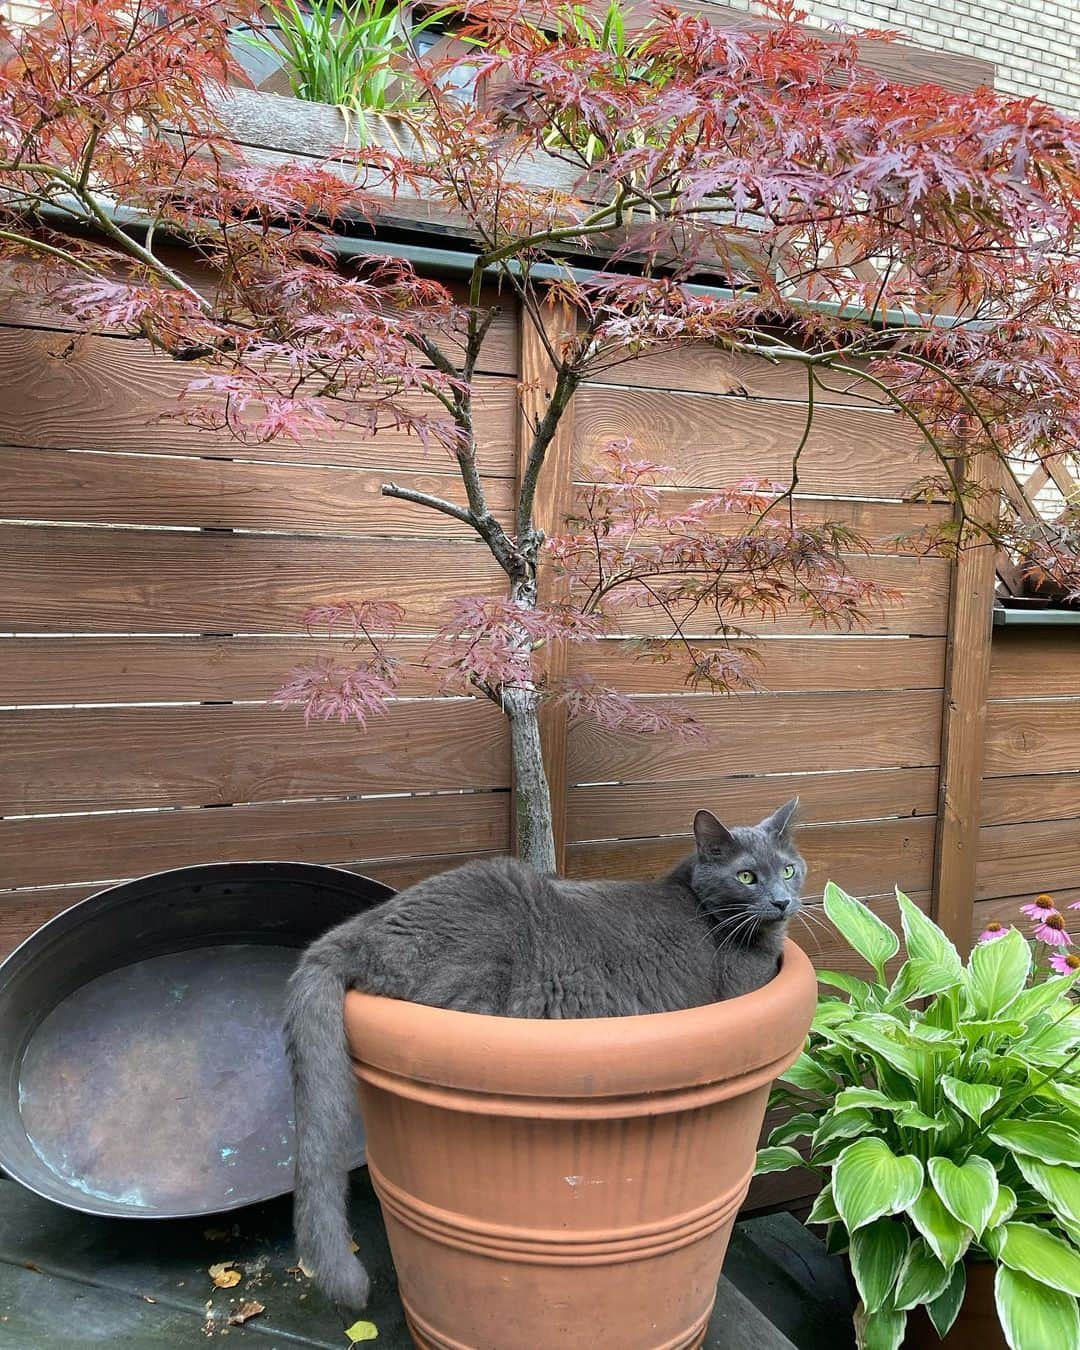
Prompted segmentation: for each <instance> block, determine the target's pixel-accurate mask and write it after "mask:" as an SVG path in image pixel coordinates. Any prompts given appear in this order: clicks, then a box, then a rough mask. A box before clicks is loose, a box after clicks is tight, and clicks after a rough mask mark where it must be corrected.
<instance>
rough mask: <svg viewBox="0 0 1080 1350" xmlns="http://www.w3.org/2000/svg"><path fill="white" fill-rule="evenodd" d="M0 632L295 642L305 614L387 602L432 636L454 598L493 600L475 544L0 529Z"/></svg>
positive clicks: (487, 566)
mask: <svg viewBox="0 0 1080 1350" xmlns="http://www.w3.org/2000/svg"><path fill="white" fill-rule="evenodd" d="M0 569H2V570H3V573H4V575H5V577H6V578H7V583H6V584H7V589H6V591H5V592H4V594H3V596H2V597H0V628H3V629H7V630H9V631H12V632H16V633H18V632H25V633H33V632H38V633H40V632H49V633H61V632H78V633H89V632H94V631H104V632H144V633H155V632H156V633H169V632H178V631H179V632H196V633H232V632H242V633H265V632H271V633H290V632H291V633H301V632H303V623H302V617H303V612H304V610H305V609H306V608H307V607H308V606H309V605H315V604H321V603H325V602H328V601H331V600H337V599H341V598H342V597H349V598H367V599H381V600H390V601H393V602H395V603H396V604H399V605H402V606H403V607H404V608H405V610H406V614H405V617H404V619H403V620H402V623H401V631H402V632H404V633H417V632H421V633H424V632H430V631H431V630H432V627H433V626H434V625H436V624H437V623H439V622H440V621H441V620H442V619H443V618H445V617H446V616H447V615H448V614H449V612H450V605H451V602H452V601H453V600H454V599H455V598H456V597H458V596H461V595H473V594H477V593H480V592H488V591H490V592H495V591H497V590H499V589H501V584H502V573H501V572H500V571H499V569H498V565H497V564H496V563H495V561H494V559H492V558H491V556H490V555H489V554H488V553H487V552H486V550H485V549H484V548H483V546H482V545H480V544H479V542H477V543H476V544H475V545H473V544H468V543H464V542H462V543H459V544H456V543H435V542H433V541H432V542H427V541H425V543H424V546H423V553H422V555H420V556H418V554H417V550H416V545H414V544H410V543H408V542H406V541H398V542H397V543H392V542H389V541H379V540H371V541H366V542H364V541H352V540H350V541H344V540H327V539H292V538H275V537H273V536H265V535H264V536H259V535H244V534H212V533H208V534H199V533H191V534H187V533H172V532H169V531H162V532H156V531H144V530H102V529H96V530H95V529H67V528H64V527H42V528H35V527H33V526H28V525H8V526H0Z"/></svg>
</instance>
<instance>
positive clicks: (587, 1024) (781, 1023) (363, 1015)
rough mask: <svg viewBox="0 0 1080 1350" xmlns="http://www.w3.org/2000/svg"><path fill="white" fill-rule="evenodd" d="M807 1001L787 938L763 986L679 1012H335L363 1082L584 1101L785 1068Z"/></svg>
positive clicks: (361, 997) (357, 998)
mask: <svg viewBox="0 0 1080 1350" xmlns="http://www.w3.org/2000/svg"><path fill="white" fill-rule="evenodd" d="M816 1005H817V977H816V974H815V972H814V967H813V966H812V964H811V962H810V959H809V957H807V956H806V954H805V953H804V952H803V951H802V949H801V948H800V947H798V946H797V945H796V944H795V943H794V942H792V941H791V939H790V938H788V939H785V942H784V953H783V958H782V961H781V965H780V969H779V971H778V972H777V974H776V975H775V976H774V978H773V979H772V980H770V981H769V983H768V984H766V985H763V986H762V987H761V988H760V989H755V990H754V991H753V992H752V993H749V994H743V995H741V996H740V997H738V998H733V999H725V1000H723V1001H722V1002H719V1003H709V1004H705V1005H704V1006H702V1007H698V1008H685V1009H681V1010H679V1011H677V1012H665V1013H646V1014H641V1015H637V1016H630V1017H584V1018H574V1019H566V1020H549V1019H544V1018H528V1017H496V1016H491V1015H489V1014H484V1013H470V1012H459V1011H457V1010H452V1009H447V1008H433V1007H429V1006H428V1005H426V1004H421V1003H409V1002H406V1001H404V1000H401V999H392V998H385V997H383V996H381V995H376V994H363V993H360V992H359V991H358V990H355V989H353V990H349V992H348V993H347V994H346V995H345V1010H344V1017H345V1032H346V1037H347V1039H348V1042H349V1048H350V1053H351V1054H352V1057H353V1061H354V1066H355V1068H356V1071H357V1073H358V1074H359V1075H360V1076H362V1077H363V1076H364V1070H365V1068H366V1067H367V1066H370V1067H371V1068H372V1069H375V1070H382V1071H384V1072H386V1073H389V1074H392V1075H395V1076H397V1077H400V1078H406V1079H411V1080H413V1081H418V1082H421V1083H429V1084H432V1085H435V1086H439V1087H447V1088H455V1089H461V1090H464V1091H467V1092H477V1093H501V1094H506V1095H510V1096H531V1097H551V1096H566V1097H585V1098H588V1097H614V1096H623V1095H626V1094H630V1093H640V1092H647V1093H655V1092H664V1091H670V1090H674V1089H678V1088H685V1087H691V1086H698V1085H703V1084H708V1083H716V1082H719V1081H722V1080H726V1079H731V1078H737V1077H742V1076H744V1075H748V1074H753V1073H754V1072H755V1071H756V1070H761V1069H764V1068H769V1069H771V1070H772V1071H773V1072H777V1073H778V1072H782V1071H783V1068H784V1067H786V1066H787V1064H789V1063H791V1061H792V1060H794V1059H795V1058H796V1056H797V1055H798V1053H799V1051H800V1050H801V1049H802V1046H803V1042H804V1040H805V1037H806V1033H807V1030H808V1028H809V1025H810V1020H811V1018H812V1017H813V1014H814V1009H815V1007H816ZM781 1061H782V1063H781ZM770 1076H771V1075H770Z"/></svg>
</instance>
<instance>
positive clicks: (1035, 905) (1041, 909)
mask: <svg viewBox="0 0 1080 1350" xmlns="http://www.w3.org/2000/svg"><path fill="white" fill-rule="evenodd" d="M1020 913H1021V914H1026V915H1027V916H1028V918H1029V919H1044V918H1045V917H1046V916H1047V915H1048V914H1056V913H1057V906H1056V905H1055V904H1054V897H1053V896H1052V895H1037V896H1036V897H1035V899H1034V900H1032V901H1031V902H1030V903H1029V904H1026V905H1021V906H1020Z"/></svg>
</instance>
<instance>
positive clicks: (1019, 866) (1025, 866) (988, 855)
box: [975, 820, 1080, 926]
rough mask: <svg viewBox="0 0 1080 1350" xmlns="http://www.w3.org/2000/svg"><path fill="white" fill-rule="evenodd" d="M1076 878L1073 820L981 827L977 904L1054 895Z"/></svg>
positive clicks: (1078, 862)
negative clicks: (1047, 893)
mask: <svg viewBox="0 0 1080 1350" xmlns="http://www.w3.org/2000/svg"><path fill="white" fill-rule="evenodd" d="M1078 877H1080V828H1078V826H1077V822H1076V821H1075V820H1063V821H1061V820H1051V821H1035V822H1033V823H1024V824H1022V825H986V826H984V827H983V828H982V829H981V830H980V831H979V860H978V868H977V880H976V890H975V898H976V899H977V900H993V899H996V898H997V897H999V896H1006V895H1010V896H1013V895H1022V896H1025V897H1030V896H1032V895H1037V894H1039V892H1041V891H1053V892H1057V891H1059V890H1062V889H1068V888H1070V887H1073V886H1075V884H1076V880H1077V878H1078ZM1078 926H1080V925H1078Z"/></svg>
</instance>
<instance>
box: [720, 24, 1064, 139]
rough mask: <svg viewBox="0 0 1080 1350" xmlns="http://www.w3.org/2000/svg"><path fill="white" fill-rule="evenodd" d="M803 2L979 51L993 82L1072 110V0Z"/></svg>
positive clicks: (943, 45) (919, 38)
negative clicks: (993, 72) (989, 63)
mask: <svg viewBox="0 0 1080 1350" xmlns="http://www.w3.org/2000/svg"><path fill="white" fill-rule="evenodd" d="M723 3H724V4H726V5H727V6H728V7H729V8H730V9H746V10H750V9H754V8H756V7H755V5H754V4H753V3H752V0H723ZM806 8H807V9H808V10H810V11H812V13H813V15H814V18H815V19H816V20H818V21H819V22H822V23H846V24H849V25H850V26H851V27H853V28H891V29H895V30H896V31H897V32H900V33H902V34H904V35H905V36H906V37H909V38H910V39H911V40H912V41H913V42H918V43H920V44H921V45H922V46H925V47H938V48H940V49H942V50H944V51H949V52H958V53H963V54H965V55H968V56H981V57H983V58H984V59H985V60H987V61H993V62H994V64H995V66H996V67H997V75H996V77H995V80H994V86H995V88H997V89H1000V90H1002V91H1004V92H1005V93H1011V94H1025V95H1026V94H1035V95H1036V96H1037V97H1039V98H1041V99H1045V100H1046V102H1047V103H1052V104H1054V106H1055V107H1057V108H1060V109H1061V110H1062V111H1063V112H1069V113H1076V114H1080V0H806Z"/></svg>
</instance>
